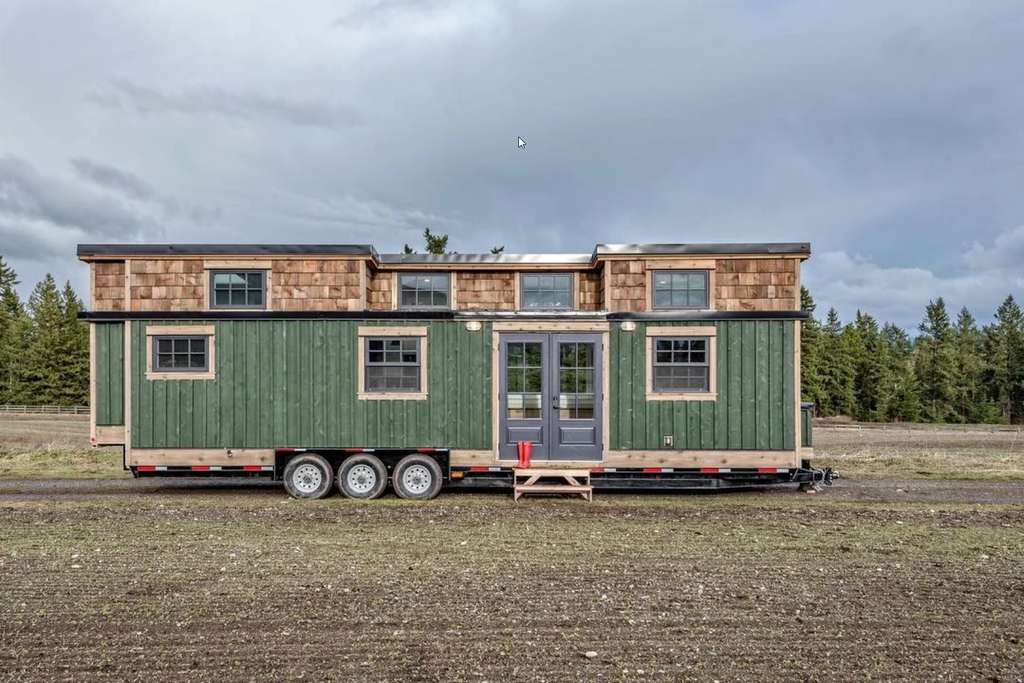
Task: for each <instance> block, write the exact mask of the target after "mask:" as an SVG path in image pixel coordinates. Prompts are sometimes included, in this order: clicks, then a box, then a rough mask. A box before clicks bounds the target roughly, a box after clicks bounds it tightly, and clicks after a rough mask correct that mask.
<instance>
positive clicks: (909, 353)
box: [881, 323, 921, 422]
mask: <svg viewBox="0 0 1024 683" xmlns="http://www.w3.org/2000/svg"><path fill="white" fill-rule="evenodd" d="M881 335H882V339H883V340H884V342H885V345H886V356H887V359H888V364H889V378H890V381H891V382H892V397H891V399H890V400H889V402H888V405H887V409H886V413H885V415H884V416H883V417H882V418H881V419H883V420H886V421H897V422H917V420H918V418H919V417H920V414H921V403H920V399H919V397H918V387H917V375H916V374H915V372H914V346H913V344H912V343H911V341H910V337H909V336H907V333H906V332H905V331H903V329H902V328H900V327H897V326H896V325H894V324H892V323H886V324H885V325H884V326H883V327H882V332H881Z"/></svg>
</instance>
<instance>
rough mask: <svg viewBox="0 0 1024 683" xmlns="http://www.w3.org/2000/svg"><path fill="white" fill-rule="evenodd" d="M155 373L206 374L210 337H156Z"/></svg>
mask: <svg viewBox="0 0 1024 683" xmlns="http://www.w3.org/2000/svg"><path fill="white" fill-rule="evenodd" d="M153 340H154V341H153V371H154V372H182V371H185V372H206V371H208V370H209V367H208V366H207V365H208V364H207V355H208V354H207V349H208V346H209V337H206V336H154V337H153Z"/></svg>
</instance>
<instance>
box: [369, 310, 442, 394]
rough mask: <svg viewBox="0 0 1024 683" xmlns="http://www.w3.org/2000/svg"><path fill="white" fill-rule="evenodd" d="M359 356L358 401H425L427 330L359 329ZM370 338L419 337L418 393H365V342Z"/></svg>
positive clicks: (410, 327)
mask: <svg viewBox="0 0 1024 683" xmlns="http://www.w3.org/2000/svg"><path fill="white" fill-rule="evenodd" d="M358 334H359V356H358V361H357V364H356V382H357V385H356V398H357V399H359V400H360V401H425V400H427V395H428V393H429V385H428V384H427V366H428V365H429V364H430V363H429V360H430V356H428V355H427V352H428V349H427V328H426V327H422V326H421V327H413V326H396V327H360V328H359V331H358ZM370 337H419V339H420V391H400V392H399V391H393V392H381V391H366V362H365V358H366V340H367V339H369V338H370Z"/></svg>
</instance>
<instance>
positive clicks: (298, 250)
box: [78, 244, 377, 257]
mask: <svg viewBox="0 0 1024 683" xmlns="http://www.w3.org/2000/svg"><path fill="white" fill-rule="evenodd" d="M293 254H294V255H302V256H307V255H308V256H313V255H323V256H373V257H376V256H377V252H376V250H375V249H374V248H373V246H372V245H369V244H79V245H78V255H79V256H221V255H224V256H235V255H244V256H262V255H266V256H278V255H281V256H290V255H293Z"/></svg>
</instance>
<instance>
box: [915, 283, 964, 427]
mask: <svg viewBox="0 0 1024 683" xmlns="http://www.w3.org/2000/svg"><path fill="white" fill-rule="evenodd" d="M918 329H919V330H920V332H921V335H920V336H919V337H918V338H917V348H918V354H917V378H918V383H919V384H918V386H919V388H920V392H921V407H922V413H923V417H924V419H925V420H926V421H928V422H948V421H950V420H955V419H956V413H955V412H954V410H953V406H954V403H955V396H954V393H955V390H954V377H955V374H956V359H955V357H954V347H953V325H952V323H951V322H950V320H949V313H948V312H947V311H946V302H945V301H943V299H942V297H939V298H938V299H936V300H935V301H929V302H928V305H927V306H926V307H925V316H924V319H923V320H922V321H921V324H920V326H919V327H918Z"/></svg>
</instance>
